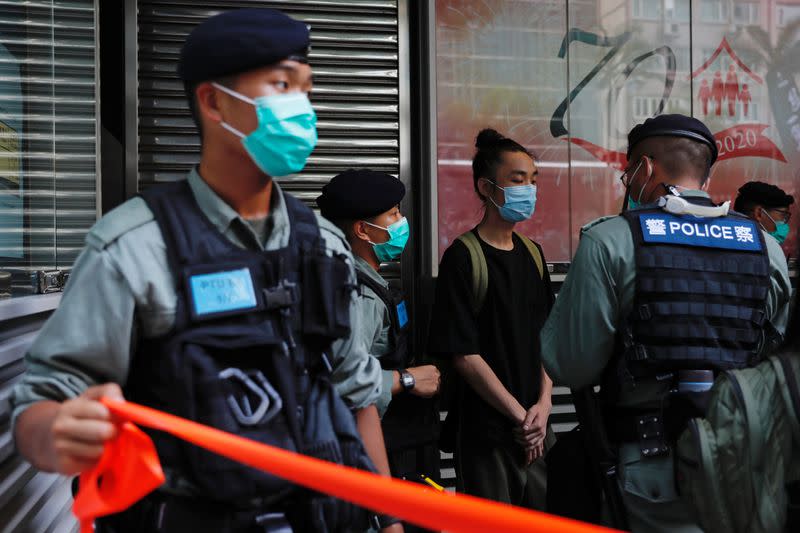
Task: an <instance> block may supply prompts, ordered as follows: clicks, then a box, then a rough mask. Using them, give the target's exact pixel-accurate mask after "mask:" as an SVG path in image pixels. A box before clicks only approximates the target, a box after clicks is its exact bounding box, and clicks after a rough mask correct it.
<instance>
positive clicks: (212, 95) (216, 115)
mask: <svg viewBox="0 0 800 533" xmlns="http://www.w3.org/2000/svg"><path fill="white" fill-rule="evenodd" d="M194 91H195V92H194V94H195V97H196V102H197V110H198V114H199V115H200V116H201V117H203V118H205V120H207V121H209V122H214V123H219V122H221V121H222V113H221V112H220V108H219V99H218V98H217V95H218V92H217V89H216V88H215V87H214V86H213V85H212V84H211V82H207V81H206V82H203V83H200V84H198V85H197V87H196V88H195V90H194Z"/></svg>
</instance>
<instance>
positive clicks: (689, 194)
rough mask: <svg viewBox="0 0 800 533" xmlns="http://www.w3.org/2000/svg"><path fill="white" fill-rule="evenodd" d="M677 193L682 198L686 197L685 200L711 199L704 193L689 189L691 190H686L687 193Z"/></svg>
mask: <svg viewBox="0 0 800 533" xmlns="http://www.w3.org/2000/svg"><path fill="white" fill-rule="evenodd" d="M678 192H680V193H681V196H684V197H687V198H708V199H711V196H709V195H708V193H707V192H706V191H701V190H696V189H691V190H688V191H685V190H682V191H678Z"/></svg>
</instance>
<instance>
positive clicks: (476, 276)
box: [458, 231, 489, 315]
mask: <svg viewBox="0 0 800 533" xmlns="http://www.w3.org/2000/svg"><path fill="white" fill-rule="evenodd" d="M458 240H459V241H461V242H462V243H463V244H464V246H466V247H467V251H468V252H469V261H470V264H471V265H472V310H473V311H474V312H475V314H476V315H477V314H478V313H479V312H480V310H481V307H483V301H484V300H485V299H486V290H487V289H488V288H489V267H488V266H486V257H485V256H484V255H483V250H481V243H480V242H478V237H476V236H475V233H473V232H472V231H468V232H466V233H465V234H463V235H461V236H460V237H459V238H458Z"/></svg>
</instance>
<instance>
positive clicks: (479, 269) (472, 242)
mask: <svg viewBox="0 0 800 533" xmlns="http://www.w3.org/2000/svg"><path fill="white" fill-rule="evenodd" d="M514 235H516V236H517V237H519V239H520V240H521V241H522V243H523V244H524V245H525V248H527V250H528V253H529V254H531V257H532V258H533V262H534V263H536V270H537V271H538V273H539V278H540V279H544V260H543V258H542V252H541V251H540V250H539V247H538V246H536V243H534V242H533V241H532V240H530V239H529V238H528V237H526V236H525V235H522V234H521V233H517V232H516V231H515V232H514ZM458 240H459V241H461V242H462V243H463V244H464V246H466V247H467V251H468V252H469V260H470V263H471V265H472V309H473V311H474V312H475V314H478V313H479V312H480V310H481V307H483V302H484V301H485V300H486V291H487V289H488V288H489V267H488V266H487V265H486V256H484V255H483V250H482V249H481V243H480V241H479V240H478V237H477V236H476V235H475V232H474V231H468V232H466V233H464V234H463V235H461V236H460V237H458Z"/></svg>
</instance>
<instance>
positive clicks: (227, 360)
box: [125, 181, 374, 531]
mask: <svg viewBox="0 0 800 533" xmlns="http://www.w3.org/2000/svg"><path fill="white" fill-rule="evenodd" d="M142 197H143V198H144V200H145V202H147V205H148V206H149V208H150V209H151V210H152V212H153V214H154V216H155V220H156V221H157V223H158V226H159V228H160V230H161V233H162V236H163V238H164V242H165V244H166V249H167V256H168V260H169V265H170V269H171V270H172V273H173V274H174V279H175V289H176V293H177V307H176V316H175V326H174V328H173V329H172V330H171V331H169V332H168V333H167V334H165V335H163V336H161V337H158V338H154V339H148V340H145V341H144V342H143V343H142V344H141V345H140V346H139V347H138V349H137V350H136V352H135V355H134V359H133V363H132V364H131V369H130V375H129V379H128V382H127V384H126V386H125V395H126V397H127V398H129V399H130V400H133V401H136V402H140V403H143V404H145V405H148V406H150V407H154V408H156V409H161V410H164V411H166V412H169V413H172V414H175V415H178V416H181V417H186V418H188V419H190V420H194V421H197V422H200V423H203V424H207V425H209V426H213V427H216V428H218V429H222V430H224V431H228V432H231V433H235V434H237V435H240V436H242V437H246V438H249V439H253V440H256V441H259V442H263V443H267V444H271V445H275V446H279V447H281V448H284V449H286V450H290V451H295V452H300V453H303V454H306V455H310V456H313V457H317V458H320V459H324V460H327V461H333V462H336V463H340V464H346V465H350V466H356V467H359V468H363V469H367V470H373V471H374V468H373V466H372V464H371V462H370V461H369V459H368V457H367V455H366V453H365V452H364V449H363V447H362V445H361V441H360V439H359V437H358V433H357V430H356V426H355V422H354V420H353V416H352V414H351V413H350V411H349V410H348V408H347V407H346V406H345V404H344V402H343V401H342V399H341V398H340V397H339V395H338V394H336V392H335V391H334V389H333V387H332V385H331V384H330V382H329V380H328V373H329V371H330V363H329V361H328V356H327V355H326V354H327V353H329V350H330V346H331V343H332V342H333V341H334V340H335V339H339V338H342V337H345V336H346V335H348V334H349V331H350V323H349V299H350V294H351V292H352V290H353V289H354V288H355V287H353V285H352V282H351V281H350V279H351V278H350V271H349V267H348V264H347V263H346V262H345V259H344V257H343V256H329V255H327V254H326V252H325V249H324V248H323V242H322V237H321V236H320V232H319V227H318V225H317V221H316V218H315V216H314V214H313V212H312V211H311V210H310V209H308V208H307V207H305V206H304V205H303V204H302V203H300V202H299V201H298V200H296V199H295V198H293V197H292V196H290V195H288V194H285V195H284V200H285V202H286V207H287V211H288V215H289V221H290V226H291V235H290V238H289V245H288V246H287V247H286V248H282V249H279V250H275V251H252V250H246V249H242V248H239V247H237V246H236V245H234V244H233V243H231V242H230V241H229V240H228V239H227V238H226V237H225V236H224V235H223V234H222V233H220V232H219V231H218V230H217V229H216V228H215V227H214V226H213V225H212V223H211V222H210V221H209V220H208V218H207V217H206V216H205V215H204V214H203V212H202V211H201V210H200V207H199V206H198V204H197V201H196V200H195V198H194V195H193V194H192V192H191V189H190V187H189V185H188V183H187V182H185V181H182V182H176V183H172V184H168V185H164V186H160V187H157V188H152V189H148V190H147V191H145V192H143V193H142ZM151 436H152V437H153V440H154V442H155V445H156V448H157V450H158V454H159V457H160V458H161V462H162V464H163V466H164V468H165V471H167V472H169V473H173V474H175V475H176V477H177V478H179V479H181V480H186V481H188V482H189V483H190V485H191V486H192V487H193V488H194V490H196V491H197V492H198V493H199V494H198V496H199V497H201V498H203V499H210V500H214V501H219V502H223V503H225V504H228V505H230V506H231V507H234V508H248V509H249V508H252V507H254V506H258V507H263V508H270V509H285V508H289V507H291V508H294V509H298V506H300V507H299V509H300V510H299V511H297V512H296V513H295V514H299V515H301V517H302V520H303V521H302V522H300V523H298V522H297V521H295V522H293V526H295V527H296V528H297V527H299V528H300V530H315V531H316V530H320V531H337V530H340V529H343V528H344V527H345V526H347V525H348V524H352V523H353V521H354V520H357V519H360V518H361V516H362V515H361V513H360V511H359V510H357V509H356V508H355V507H353V506H351V505H349V504H346V503H344V502H342V501H340V500H335V499H333V498H327V497H323V496H319V495H314V496H312V494H311V493H310V492H306V491H304V490H301V489H299V488H298V487H296V486H295V485H293V484H291V483H289V482H287V481H285V480H282V479H280V478H278V477H275V476H273V475H270V474H267V473H265V472H261V471H258V470H255V469H252V468H249V467H246V466H244V465H241V464H239V463H236V462H233V461H230V460H228V459H225V458H222V457H220V456H218V455H215V454H212V453H210V452H206V451H205V450H203V449H201V448H199V447H196V446H193V445H191V444H188V443H186V442H184V441H180V440H178V439H175V438H173V437H170V436H168V435H165V434H161V433H159V432H151ZM298 502H300V503H298ZM308 505H310V506H311V507H310V508H309V507H308ZM287 514H288V515H289V516H290V521H291V520H292V518H291V513H287ZM364 518H366V515H364ZM356 523H357V522H356Z"/></svg>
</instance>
